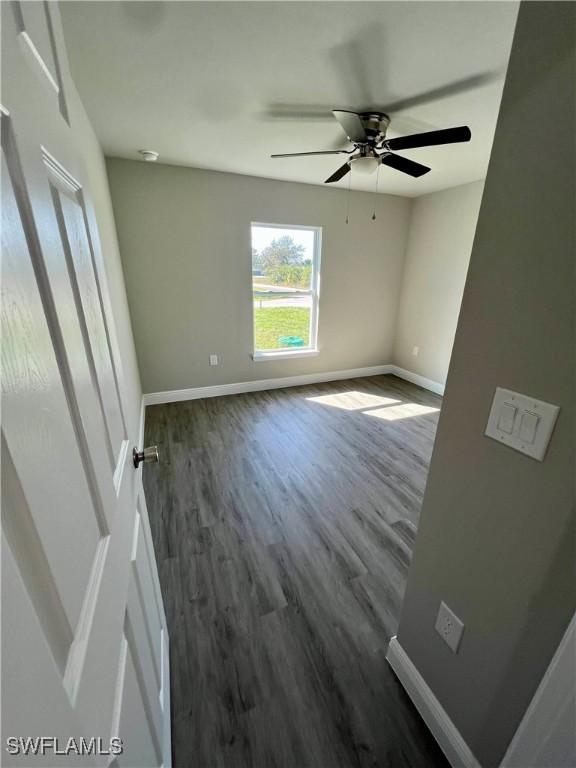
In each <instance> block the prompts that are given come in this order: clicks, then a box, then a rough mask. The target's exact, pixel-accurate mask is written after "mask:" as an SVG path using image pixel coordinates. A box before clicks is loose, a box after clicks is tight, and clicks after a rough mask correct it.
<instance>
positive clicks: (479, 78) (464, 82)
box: [383, 72, 504, 115]
mask: <svg viewBox="0 0 576 768" xmlns="http://www.w3.org/2000/svg"><path fill="white" fill-rule="evenodd" d="M503 77H504V75H503V73H501V72H481V73H478V74H476V75H471V76H469V77H463V78H461V79H460V80H453V81H452V82H451V83H447V84H446V85H441V86H438V87H437V88H432V89H431V90H430V91H427V92H426V93H419V94H417V95H416V96H408V98H406V99H400V100H399V101H395V102H393V103H392V104H386V105H385V107H384V108H383V111H384V112H386V114H389V115H394V114H395V113H396V112H401V111H403V110H405V109H412V108H413V107H419V106H421V105H423V104H429V103H431V102H435V101H440V100H441V99H446V98H449V97H451V96H456V95H458V94H460V93H466V92H467V91H471V90H474V89H475V88H481V87H482V86H484V85H489V84H490V83H494V82H496V81H497V80H500V79H503Z"/></svg>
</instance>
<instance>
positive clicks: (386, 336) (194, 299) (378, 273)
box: [107, 159, 411, 392]
mask: <svg viewBox="0 0 576 768" xmlns="http://www.w3.org/2000/svg"><path fill="white" fill-rule="evenodd" d="M107 167H108V176H109V180H110V187H111V193H112V201H113V204H114V214H115V218H116V223H117V229H118V237H119V242H120V251H121V254H122V262H123V266H124V271H125V275H126V284H127V289H128V301H129V305H130V314H131V316H132V322H133V327H134V335H135V339H136V350H137V354H138V362H139V367H140V375H141V378H142V386H143V389H144V391H145V392H157V391H162V390H171V389H184V388H188V387H200V386H208V385H212V384H223V383H231V382H239V381H250V380H257V379H267V378H272V377H278V376H292V375H299V374H304V373H313V372H319V371H333V370H344V369H349V368H357V367H363V366H372V365H380V364H383V363H389V362H390V361H391V355H392V345H393V338H394V325H395V319H396V313H397V308H398V294H399V287H400V281H401V275H402V264H403V259H404V251H405V246H406V237H407V229H408V220H409V214H410V206H411V201H410V200H408V199H406V198H400V197H393V196H389V195H378V196H377V197H376V205H377V219H376V221H375V222H373V221H372V220H371V215H372V210H373V205H374V196H373V195H370V194H367V193H360V192H353V193H352V195H351V204H350V217H351V223H350V224H349V225H346V224H345V221H344V219H345V213H346V192H344V191H340V190H330V189H323V188H320V187H314V186H308V185H302V184H293V183H288V182H280V181H270V180H265V179H257V178H252V177H248V176H238V175H234V174H227V173H217V172H213V171H204V170H197V169H192V168H183V167H176V166H169V165H162V164H151V163H150V164H145V163H142V162H139V161H130V160H119V159H109V160H108V164H107ZM251 221H264V222H266V221H267V222H272V223H281V224H307V225H318V226H321V227H322V228H323V232H322V284H321V295H320V315H319V326H318V345H319V349H320V354H319V356H318V357H313V358H300V359H292V360H281V361H274V362H268V361H266V362H253V361H252V359H251V353H252V351H253V341H252V298H251V277H250V276H251V250H250V222H251ZM210 353H216V354H218V356H219V360H220V365H219V366H218V367H210V366H209V365H208V356H209V354H210Z"/></svg>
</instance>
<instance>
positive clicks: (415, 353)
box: [412, 347, 420, 357]
mask: <svg viewBox="0 0 576 768" xmlns="http://www.w3.org/2000/svg"><path fill="white" fill-rule="evenodd" d="M418 352H420V347H412V354H413V355H414V357H418Z"/></svg>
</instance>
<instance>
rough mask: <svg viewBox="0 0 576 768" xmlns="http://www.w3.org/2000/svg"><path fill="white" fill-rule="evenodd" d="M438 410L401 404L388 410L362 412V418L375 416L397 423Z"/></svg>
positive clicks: (426, 406) (418, 405)
mask: <svg viewBox="0 0 576 768" xmlns="http://www.w3.org/2000/svg"><path fill="white" fill-rule="evenodd" d="M439 410H440V408H432V407H431V406H429V405H420V404H419V403H402V405H392V406H389V407H388V408H374V409H373V410H370V411H362V414H363V415H364V416H375V417H376V418H377V419H385V420H386V421H397V420H398V419H409V418H411V417H412V416H425V415H426V414H428V413H437V412H438V411H439Z"/></svg>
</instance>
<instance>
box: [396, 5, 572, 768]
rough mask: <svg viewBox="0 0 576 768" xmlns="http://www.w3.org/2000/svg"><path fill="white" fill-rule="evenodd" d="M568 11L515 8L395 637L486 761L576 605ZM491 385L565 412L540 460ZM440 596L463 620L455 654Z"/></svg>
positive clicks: (501, 746)
mask: <svg viewBox="0 0 576 768" xmlns="http://www.w3.org/2000/svg"><path fill="white" fill-rule="evenodd" d="M575 16H576V4H574V3H563V2H560V3H553V2H550V3H548V2H544V3H540V2H526V3H523V5H522V7H521V10H520V14H519V18H518V25H517V29H516V35H515V39H514V44H513V48H512V55H511V60H510V66H509V70H508V76H507V80H506V85H505V89H504V95H503V100H502V105H501V109H500V115H499V119H498V126H497V130H496V137H495V143H494V147H493V151H492V157H491V161H490V166H489V170H488V175H487V179H486V184H485V189H484V196H483V199H482V205H481V210H480V216H479V220H478V226H477V229H476V236H475V241H474V246H473V250H472V257H471V261H470V266H469V270H468V277H467V281H466V287H465V291H464V297H463V302H462V309H461V313H460V319H459V323H458V329H457V333H456V340H455V345H454V352H453V355H452V361H451V364H450V370H449V374H448V381H447V386H446V396H445V398H444V407H443V410H442V414H441V417H440V422H439V428H438V433H437V439H436V444H435V447H434V453H433V457H432V463H431V469H430V474H429V478H428V485H427V490H426V494H425V498H424V504H423V509H422V516H421V522H420V528H419V534H418V539H417V542H416V549H415V554H414V560H413V564H412V567H411V570H410V574H409V580H408V587H407V591H406V598H405V602H404V607H403V613H402V618H401V622H400V627H399V632H398V638H399V641H400V643H401V645H402V646H403V648H404V649H405V650H406V652H407V653H408V655H409V656H410V658H411V659H412V661H413V662H414V664H415V665H416V667H417V668H418V669H419V671H420V672H421V674H422V675H423V677H424V679H425V680H426V682H427V683H428V685H429V686H430V687H431V689H432V691H433V692H434V693H435V694H436V696H437V697H438V699H439V701H440V703H441V704H442V705H443V706H444V708H445V709H446V711H447V713H448V715H449V716H450V717H451V718H452V720H453V722H454V723H455V724H456V726H457V727H458V728H459V730H460V731H461V733H462V735H463V736H464V738H465V739H466V741H467V742H468V744H469V746H470V747H471V749H472V750H473V751H474V753H475V754H476V756H477V758H478V759H479V760H480V762H481V764H482V765H483V766H495V765H497V764H498V763H499V761H500V759H501V758H502V756H503V754H504V751H505V749H506V747H507V744H508V742H509V740H510V739H511V737H512V735H513V733H514V731H515V729H516V727H517V726H518V724H519V721H520V719H521V717H522V715H523V713H524V710H525V708H526V706H527V705H528V703H529V701H530V699H531V697H532V695H533V694H534V692H535V689H536V687H537V685H538V683H539V681H540V679H541V677H542V675H543V673H544V671H545V669H546V667H547V665H548V662H549V661H550V659H551V657H552V654H553V653H554V651H555V649H556V646H557V645H558V643H559V641H560V639H561V637H562V634H563V632H564V630H565V629H566V626H567V624H568V622H569V619H570V617H571V615H572V614H573V612H574V610H575V608H576V590H575V588H574V585H575V577H576V573H575V562H576V560H575V558H576V539H575V531H574V487H573V483H574V370H575V369H574V349H575V343H574V342H575V336H574V261H575V258H574V257H575V232H574V204H575V194H576V189H575V178H574V176H575V166H576V158H575V149H576V145H575V141H574V136H575V107H574V98H575V91H574V72H575V61H574V49H575V41H574V30H575V22H576V18H575ZM543 131H544V133H546V134H547V139H546V141H545V144H543V143H542V136H543ZM496 386H503V387H507V388H511V389H513V390H517V391H520V392H524V393H527V394H529V395H532V396H534V397H537V398H541V399H543V400H546V401H549V402H551V403H556V404H558V405H560V407H561V412H560V415H559V419H558V422H557V425H556V429H555V432H554V434H553V437H552V441H551V443H550V447H549V451H548V455H547V457H546V460H545V461H544V462H543V463H539V462H536V461H534V460H532V459H530V458H528V457H526V456H524V455H522V454H520V453H517V452H514V451H512V450H510V449H509V448H507V447H505V446H501V445H499V444H497V443H496V442H494V441H493V440H490V439H488V438H486V437H484V435H483V433H484V428H485V426H486V421H487V418H488V413H489V410H490V405H491V401H492V396H493V393H494V389H495V387H496ZM440 600H445V601H446V602H447V603H448V605H449V606H451V607H452V609H453V610H454V611H455V612H456V614H457V615H458V616H460V617H461V619H462V620H463V621H464V623H465V625H466V629H465V633H464V637H463V641H462V645H461V648H460V652H459V653H458V655H454V654H452V653H451V652H450V650H449V649H448V647H447V646H446V645H445V644H444V643H443V642H442V640H441V639H440V638H439V637H438V635H437V634H436V633H435V632H434V621H435V617H436V613H437V610H438V606H439V603H440Z"/></svg>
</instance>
